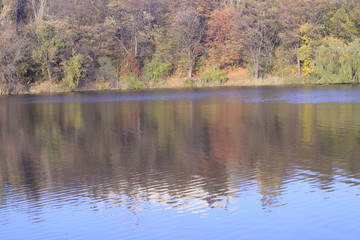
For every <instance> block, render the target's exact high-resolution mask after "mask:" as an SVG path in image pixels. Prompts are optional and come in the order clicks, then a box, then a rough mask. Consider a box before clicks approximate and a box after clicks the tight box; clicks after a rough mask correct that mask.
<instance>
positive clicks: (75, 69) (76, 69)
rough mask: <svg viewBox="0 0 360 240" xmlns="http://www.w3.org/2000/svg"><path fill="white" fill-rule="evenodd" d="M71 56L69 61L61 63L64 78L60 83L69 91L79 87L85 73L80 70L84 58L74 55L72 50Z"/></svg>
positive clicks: (77, 54)
mask: <svg viewBox="0 0 360 240" xmlns="http://www.w3.org/2000/svg"><path fill="white" fill-rule="evenodd" d="M72 55H73V56H72V57H71V58H70V59H69V60H67V61H65V62H63V63H62V65H63V66H64V77H63V79H62V82H63V84H64V85H65V87H66V88H68V89H70V90H73V89H75V88H76V87H77V86H79V81H80V79H81V78H82V77H83V76H84V73H85V70H84V69H83V68H82V63H83V61H84V56H83V55H82V54H79V53H76V51H75V50H73V52H72Z"/></svg>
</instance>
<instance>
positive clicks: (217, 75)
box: [200, 65, 228, 85]
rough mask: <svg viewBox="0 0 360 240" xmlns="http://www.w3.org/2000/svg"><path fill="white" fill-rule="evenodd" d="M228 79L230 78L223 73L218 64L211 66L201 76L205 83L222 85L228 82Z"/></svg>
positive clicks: (202, 81)
mask: <svg viewBox="0 0 360 240" xmlns="http://www.w3.org/2000/svg"><path fill="white" fill-rule="evenodd" d="M227 80H228V78H227V77H226V76H225V75H224V74H222V73H221V70H220V68H219V66H217V65H214V66H211V67H210V68H209V69H208V70H207V71H206V72H204V74H203V75H202V76H201V78H200V81H201V83H202V84H203V85H207V84H213V83H216V84H219V85H222V84H224V83H226V82H227Z"/></svg>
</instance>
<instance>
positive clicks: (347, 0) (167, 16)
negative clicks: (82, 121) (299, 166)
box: [0, 0, 360, 94]
mask: <svg viewBox="0 0 360 240" xmlns="http://www.w3.org/2000/svg"><path fill="white" fill-rule="evenodd" d="M234 69H246V70H247V71H248V72H249V73H250V74H251V79H254V80H256V79H261V78H265V77H267V76H279V77H288V78H295V77H296V78H297V79H301V78H307V77H309V78H311V79H314V82H315V83H321V84H329V83H359V81H360V1H358V0H292V1H289V0H87V1H86V0H85V1H84V0H0V93H2V94H13V93H19V92H27V91H29V89H30V87H32V86H39V85H42V86H44V85H45V86H47V88H46V89H45V88H44V89H43V90H42V91H51V88H57V89H58V90H59V89H60V91H72V90H77V89H87V88H91V87H93V86H97V88H105V89H106V88H114V89H134V88H135V89H137V88H148V87H160V86H162V85H163V84H164V83H165V82H166V81H167V79H169V78H177V79H180V81H182V83H183V84H184V86H207V85H221V84H224V83H226V81H227V79H228V78H227V75H226V74H227V73H228V72H229V71H232V70H234Z"/></svg>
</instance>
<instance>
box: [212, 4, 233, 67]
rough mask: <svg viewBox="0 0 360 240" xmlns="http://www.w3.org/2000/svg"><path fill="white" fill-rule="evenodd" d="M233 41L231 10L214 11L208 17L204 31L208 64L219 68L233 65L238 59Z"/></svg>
mask: <svg viewBox="0 0 360 240" xmlns="http://www.w3.org/2000/svg"><path fill="white" fill-rule="evenodd" d="M235 39H236V38H235V37H234V33H233V19H232V14H231V9H220V10H219V9H217V10H214V11H213V12H212V13H211V15H210V19H209V21H208V29H207V31H206V45H207V46H208V47H209V51H208V57H209V61H210V63H213V64H219V65H220V66H224V65H229V64H232V63H234V61H235V60H237V59H238V58H239V53H238V50H237V47H236V45H237V44H236V41H235Z"/></svg>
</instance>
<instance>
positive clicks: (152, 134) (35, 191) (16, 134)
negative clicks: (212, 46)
mask: <svg viewBox="0 0 360 240" xmlns="http://www.w3.org/2000/svg"><path fill="white" fill-rule="evenodd" d="M249 91H254V90H251V89H250V90H249ZM205 93H206V92H205ZM240 93H241V91H240ZM114 94H115V93H111V94H110V95H111V96H112V95H114ZM133 94H134V93H133ZM183 94H184V96H191V92H190V93H189V92H185V93H183ZM189 94H190V95H189ZM244 94H246V91H244ZM261 94H262V98H264V99H266V98H267V97H268V98H269V99H270V98H272V95H274V91H273V90H271V89H270V90H269V89H268V90H263V89H262V91H261ZM154 96H156V95H154ZM201 96H206V97H195V98H191V97H188V98H186V97H184V98H177V99H165V100H155V98H154V99H152V100H151V101H143V100H141V99H140V100H136V99H131V101H130V100H129V101H110V102H103V101H95V100H94V101H79V102H67V103H63V102H61V101H60V102H59V101H58V100H56V101H50V103H41V102H42V98H41V97H34V96H31V99H32V100H31V101H30V102H26V101H27V99H28V98H29V97H15V98H2V99H0V166H1V168H0V208H1V212H0V216H1V217H0V219H2V220H1V222H0V224H7V223H8V217H9V214H11V213H12V211H14V209H16V211H19V212H22V213H24V214H26V215H27V216H28V218H30V219H31V221H33V222H38V221H42V220H44V219H42V214H43V213H44V212H46V211H49V208H51V209H57V208H63V207H67V208H69V207H70V208H71V206H78V205H84V206H88V208H89V209H91V210H92V211H102V210H104V209H109V208H122V209H128V210H129V211H130V212H131V213H132V214H133V215H134V216H136V215H137V214H138V212H140V211H142V210H144V209H150V208H151V209H153V210H154V211H155V210H156V209H159V210H166V209H169V208H171V209H174V210H175V211H176V212H177V213H178V214H182V213H194V214H204V215H206V214H208V211H209V210H210V209H221V210H225V211H234V210H235V209H234V207H235V206H239V205H240V206H241V203H240V204H234V202H239V201H242V200H243V199H246V198H247V196H248V195H251V193H252V192H253V191H254V190H255V191H257V192H258V193H260V194H261V197H260V198H259V199H258V201H260V203H261V207H262V209H263V210H264V211H266V212H271V210H272V209H273V208H276V207H282V206H285V205H286V204H287V201H286V200H284V195H286V194H288V193H289V192H291V191H296V188H293V187H292V184H293V183H294V182H297V183H298V182H303V183H304V184H305V183H306V184H307V186H309V191H312V190H314V189H316V191H319V190H320V191H323V192H331V191H335V190H336V189H337V184H339V183H341V184H346V185H348V186H351V187H354V186H359V185H360V180H359V177H360V175H359V170H360V161H359V156H360V148H359V144H360V107H359V105H358V103H336V104H330V103H318V104H310V103H307V104H292V103H288V102H276V103H275V102H265V103H262V102H252V103H251V102H248V101H245V102H241V101H228V100H229V99H235V98H237V97H239V91H237V90H236V91H229V92H228V94H227V95H225V96H224V94H219V95H216V94H214V95H209V94H207V95H206V94H205V95H204V94H203V95H201ZM75 97H78V98H81V97H85V98H86V99H96V98H97V97H100V99H103V98H104V99H105V98H106V97H107V96H106V95H105V94H104V95H100V96H98V95H97V94H87V95H86V94H85V95H79V96H77V95H75ZM36 99H37V100H36ZM56 99H58V97H57V98H56ZM21 102H22V103H21ZM34 102H39V103H36V104H35V103H34ZM290 102H291V101H290ZM14 103H16V104H14Z"/></svg>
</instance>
